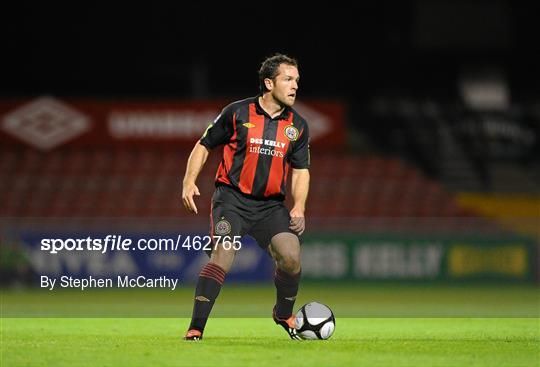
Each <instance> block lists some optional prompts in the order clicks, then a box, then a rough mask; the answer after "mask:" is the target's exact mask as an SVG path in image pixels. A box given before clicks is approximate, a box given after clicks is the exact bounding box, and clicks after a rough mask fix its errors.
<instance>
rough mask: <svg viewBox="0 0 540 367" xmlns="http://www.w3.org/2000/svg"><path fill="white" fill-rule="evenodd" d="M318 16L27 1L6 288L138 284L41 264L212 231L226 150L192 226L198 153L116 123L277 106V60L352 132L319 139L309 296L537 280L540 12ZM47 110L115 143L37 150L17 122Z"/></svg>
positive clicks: (91, 140)
mask: <svg viewBox="0 0 540 367" xmlns="http://www.w3.org/2000/svg"><path fill="white" fill-rule="evenodd" d="M313 8H314V9H309V11H310V12H311V13H308V9H306V5H302V6H300V5H289V4H286V3H283V2H282V3H280V2H276V3H267V4H263V5H262V6H260V7H259V6H255V5H240V4H233V3H231V4H228V5H226V6H225V5H214V4H211V3H207V2H204V3H202V4H187V5H186V4H183V3H180V2H176V3H154V2H152V3H150V2H147V3H142V4H134V3H130V4H128V5H119V4H116V5H112V4H107V5H97V4H92V5H89V3H85V4H78V3H77V4H71V5H65V4H62V5H61V6H60V5H53V4H25V3H21V4H11V5H10V7H9V9H7V11H6V13H4V20H3V21H2V25H1V26H0V27H1V32H0V34H1V36H0V37H1V38H2V46H1V47H2V61H1V64H2V67H1V68H0V80H1V82H0V118H1V119H2V121H1V123H2V124H3V125H2V132H1V135H0V154H1V160H0V161H1V166H0V178H1V180H0V182H1V183H0V185H1V187H2V189H1V192H0V202H2V203H3V204H2V205H1V207H0V214H1V216H2V218H0V219H1V221H2V231H3V234H2V237H1V240H2V251H3V259H4V260H5V261H3V262H2V266H3V269H2V281H3V286H6V287H12V286H16V285H21V284H23V285H26V286H30V287H31V288H32V287H36V288H37V285H38V283H37V277H38V276H39V275H40V274H44V273H47V274H60V273H66V274H74V275H92V274H94V275H95V274H97V273H92V270H91V269H95V267H92V266H97V267H98V268H99V262H100V261H106V262H105V263H106V265H107V266H108V269H109V271H110V273H107V274H109V275H111V274H114V272H115V271H117V272H119V273H122V271H123V270H120V268H118V269H115V267H114V266H115V265H114V264H116V263H114V261H112V260H111V259H110V258H107V259H106V260H103V259H101V260H100V259H99V258H98V259H97V260H96V259H93V260H92V261H94V262H95V261H97V263H98V265H96V263H92V264H90V263H85V264H86V266H83V267H82V268H79V269H76V270H73V268H69V267H67V265H66V264H67V262H68V261H67V260H65V259H64V260H62V258H59V257H51V255H48V254H46V253H43V252H40V251H39V250H38V249H37V248H38V243H39V239H40V238H43V237H44V236H49V237H50V236H57V237H66V236H70V235H73V233H75V234H77V235H79V236H82V237H86V236H87V235H94V236H98V235H100V234H105V233H127V235H132V236H137V235H140V236H143V235H144V236H152V235H161V236H166V235H177V234H182V235H184V236H186V235H190V234H191V235H193V234H204V233H205V231H206V230H207V226H208V223H207V218H208V217H207V215H208V209H209V208H208V206H209V205H208V204H209V200H210V195H211V192H212V178H213V175H214V173H215V169H216V164H217V162H218V161H219V155H220V153H219V152H215V153H214V154H213V158H212V159H211V160H210V162H209V163H208V164H207V166H206V167H205V170H204V172H203V173H202V175H201V177H200V179H199V182H198V183H199V185H200V187H201V189H202V191H203V196H202V197H200V198H198V200H197V204H198V205H199V207H200V208H201V212H202V213H201V214H200V215H199V216H198V217H192V216H188V215H187V214H186V213H185V211H184V209H183V208H182V206H181V201H180V198H181V180H182V177H183V174H184V169H185V163H186V159H187V155H188V154H189V150H190V149H191V147H192V146H193V144H194V143H195V141H196V139H194V138H190V139H182V138H178V139H177V140H175V139H176V138H175V137H170V138H168V137H163V136H161V138H162V139H163V141H160V140H159V139H156V138H155V136H154V137H152V136H149V138H148V139H147V140H145V139H144V137H143V138H141V137H139V138H136V139H135V138H134V139H131V140H129V139H127V140H121V139H120V140H118V141H117V140H115V137H114V136H112V137H111V136H105V133H104V131H106V128H105V125H106V123H107V121H106V119H105V117H104V116H106V113H107V111H110V110H114V109H117V110H120V111H139V110H141V111H142V110H145V109H149V110H151V111H153V112H156V113H158V114H159V113H161V112H164V113H166V112H167V111H169V112H170V111H184V112H186V111H187V112H189V111H199V110H204V109H205V108H210V107H211V109H214V110H216V112H217V111H218V110H219V107H222V106H224V105H226V104H227V103H229V102H232V101H234V100H237V99H240V98H245V97H248V96H252V95H254V94H256V93H257V86H258V79H257V70H258V67H259V65H260V63H261V61H262V60H263V59H264V57H266V56H269V55H271V54H272V53H274V52H282V53H286V54H288V55H290V56H293V57H296V58H297V59H298V60H299V63H300V72H301V83H300V92H299V99H298V101H299V102H302V103H304V102H305V103H306V104H307V106H308V107H309V108H311V109H312V110H313V109H314V110H315V111H318V112H319V113H322V114H323V115H324V114H327V115H328V116H330V117H329V119H330V120H331V121H333V122H332V123H336V125H331V127H332V129H333V130H332V131H330V132H327V133H328V134H330V135H331V138H324V137H323V138H321V139H320V140H318V141H317V140H315V141H313V143H312V161H313V169H312V189H311V194H310V198H309V204H308V211H307V216H308V230H307V233H306V241H305V242H306V243H305V245H304V246H305V251H304V255H305V259H304V277H305V279H306V281H310V280H311V281H315V282H318V281H320V282H323V281H324V282H326V281H343V282H345V281H346V282H348V284H353V285H354V284H364V283H369V282H372V281H375V282H379V281H383V282H384V281H391V282H397V283H398V284H401V283H408V282H424V281H425V282H450V283H453V282H457V283H459V284H463V283H465V284H469V282H478V281H483V282H491V283H492V284H493V282H501V281H504V282H507V283H509V284H530V283H537V282H538V243H539V237H538V228H539V225H538V224H539V215H540V210H539V206H540V202H539V187H540V186H539V184H540V183H539V181H540V159H539V153H540V152H539V146H540V145H539V141H538V140H539V138H540V99H539V98H540V88H539V81H540V59H539V58H540V56H539V55H540V54H539V53H538V41H537V36H538V32H537V19H536V18H537V14H538V7H537V6H536V7H535V6H531V5H526V4H525V3H524V2H511V1H503V0H496V1H427V0H417V1H401V2H389V1H368V2H362V3H360V4H342V5H338V4H335V5H334V6H332V7H327V6H321V7H320V8H319V7H317V6H314V7H313ZM35 101H42V102H43V101H45V102H43V103H45V104H47V103H49V104H50V103H51V101H54V103H60V104H62V105H65V106H68V107H69V108H73V109H74V110H75V111H78V112H79V113H83V114H86V115H87V116H88V115H91V116H92V118H91V120H92V128H93V129H96V130H95V131H86V132H82V133H80V134H79V135H76V136H74V137H73V138H70V139H67V140H66V141H65V142H62V143H60V144H58V145H54V146H52V147H50V146H47V147H44V146H43V145H42V146H41V147H40V146H39V144H38V145H36V144H32V143H29V142H28V138H27V139H26V140H25V139H21V138H20V136H18V137H17V136H16V135H14V133H13V131H11V132H10V130H9V128H8V127H7V126H8V125H9V123H8V122H7V121H8V118H7V117H6V116H8V117H9V116H12V115H11V114H13V113H15V112H16V111H19V110H18V109H19V108H22V107H24V106H27V105H29V104H31V103H33V102H35ZM318 109H319V110H318ZM187 112H186V113H187ZM328 116H327V117H328ZM43 118H45V119H49V120H48V121H45V123H46V124H47V123H50V124H53V125H54V124H55V123H58V121H55V120H54V118H51V117H50V116H44V117H43ZM68 120H69V118H68ZM21 121H22V122H21ZM210 121H211V117H209V120H208V122H210ZM336 121H337V122H336ZM25 123H26V122H25V120H24V119H22V120H20V119H19V120H18V124H19V125H17V126H18V128H21V129H24V124H25ZM61 123H69V121H68V122H66V121H62V122H61ZM175 123H180V124H181V123H182V122H178V121H176V122H175ZM49 127H50V126H49ZM99 129H101V130H99ZM201 132H202V130H201ZM195 135H196V134H195ZM30 139H31V138H30ZM59 218H60V219H59ZM248 245H250V244H249V240H248V243H247V245H246V246H248ZM251 245H253V244H252V243H251ZM246 253H248V254H250V256H251V257H250V256H244V257H243V258H242V261H240V265H238V271H237V272H236V273H231V274H230V278H231V281H233V282H234V280H239V281H243V282H245V281H250V280H251V281H261V282H266V283H267V284H270V282H269V280H270V275H271V270H272V269H271V264H270V263H269V262H268V259H266V258H263V257H261V256H262V255H261V254H262V253H253V252H246ZM150 255H152V256H155V253H154V254H147V253H143V254H137V255H134V262H135V263H136V268H137V269H138V271H139V272H140V273H141V274H147V275H149V276H150V275H152V276H153V275H158V274H169V275H171V274H172V275H174V274H176V275H178V276H179V277H181V278H182V279H183V280H186V281H190V280H193V279H194V277H195V276H196V274H197V271H198V270H197V269H198V264H199V263H198V262H200V261H203V260H201V259H204V257H202V258H201V257H200V256H199V255H201V254H200V252H196V251H195V252H194V251H190V252H188V253H185V254H180V255H178V256H179V257H177V258H176V259H177V260H178V259H179V260H178V261H179V262H178V263H175V262H174V256H173V255H174V254H171V256H173V260H172V262H171V261H167V260H166V259H157V260H155V261H154V262H153V263H152V264H153V265H151V266H150V265H148V262H147V261H146V259H147V256H150ZM73 256H75V255H73ZM201 256H203V255H201ZM239 256H240V255H239ZM59 259H60V260H59ZM63 261H66V262H65V263H64V262H63ZM53 263H54V264H56V265H57V266H58V267H54V266H52V265H51V264H53ZM171 264H172V265H171ZM56 265H55V266H56ZM91 265H92V266H91ZM166 266H168V267H166ZM59 269H60V270H59ZM100 269H101V268H100ZM121 269H125V268H121ZM55 271H56V273H54V272H55ZM101 274H102V273H101ZM182 316H186V315H182Z"/></svg>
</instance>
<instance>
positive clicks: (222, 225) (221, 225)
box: [214, 219, 231, 236]
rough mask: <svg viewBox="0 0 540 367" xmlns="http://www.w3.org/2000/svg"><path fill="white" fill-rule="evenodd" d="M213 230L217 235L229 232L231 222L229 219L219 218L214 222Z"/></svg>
mask: <svg viewBox="0 0 540 367" xmlns="http://www.w3.org/2000/svg"><path fill="white" fill-rule="evenodd" d="M214 232H215V234H217V235H218V236H223V235H226V234H229V233H231V223H229V221H227V220H226V219H222V220H220V221H219V222H217V223H216V225H215V227H214Z"/></svg>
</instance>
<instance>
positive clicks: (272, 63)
mask: <svg viewBox="0 0 540 367" xmlns="http://www.w3.org/2000/svg"><path fill="white" fill-rule="evenodd" d="M281 64H287V65H291V66H295V67H297V68H298V61H296V59H293V58H292V57H289V56H287V55H283V54H280V53H276V54H274V55H272V56H269V57H267V58H266V59H265V60H264V61H263V63H262V64H261V68H260V69H259V88H260V90H261V93H264V92H266V91H267V89H266V86H265V85H264V79H266V78H269V79H272V80H274V79H275V78H276V76H277V75H278V69H279V65H281Z"/></svg>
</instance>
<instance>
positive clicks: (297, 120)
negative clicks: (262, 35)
mask: <svg viewBox="0 0 540 367" xmlns="http://www.w3.org/2000/svg"><path fill="white" fill-rule="evenodd" d="M308 140H309V130H308V125H307V123H306V121H305V120H304V119H303V118H302V117H301V116H300V115H299V114H298V113H297V112H296V111H295V110H294V109H293V108H290V107H286V108H285V109H284V111H283V112H282V113H281V114H280V115H279V116H277V117H274V118H272V117H270V116H269V115H268V114H267V113H266V112H265V111H264V110H263V109H262V107H261V106H260V104H259V98H258V96H257V97H252V98H247V99H244V100H241V101H237V102H234V103H231V104H230V105H228V106H227V107H225V108H224V109H223V111H222V112H221V113H220V114H219V115H218V117H217V118H216V119H215V120H214V123H213V124H212V125H210V126H209V127H208V129H207V130H206V132H205V133H204V135H203V137H202V138H201V140H200V143H201V144H202V145H204V146H205V147H207V148H209V149H212V148H215V147H217V146H219V145H222V144H225V146H224V147H223V159H222V160H221V163H220V165H219V167H218V170H217V174H216V185H219V184H221V185H229V186H232V187H234V188H236V189H237V190H239V191H241V192H242V193H244V194H246V195H250V196H253V197H255V198H261V199H262V198H277V199H280V200H283V199H284V198H285V192H286V189H285V186H286V182H287V173H288V171H289V167H291V166H292V167H293V168H299V169H300V168H309V144H308Z"/></svg>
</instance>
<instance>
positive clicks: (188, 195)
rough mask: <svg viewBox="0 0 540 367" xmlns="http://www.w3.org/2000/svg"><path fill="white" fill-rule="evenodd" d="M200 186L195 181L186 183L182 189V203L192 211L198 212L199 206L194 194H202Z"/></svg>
mask: <svg viewBox="0 0 540 367" xmlns="http://www.w3.org/2000/svg"><path fill="white" fill-rule="evenodd" d="M200 195H201V193H200V192H199V188H198V187H197V185H195V184H194V183H188V184H184V187H183V189H182V203H183V204H184V208H186V210H187V211H188V212H190V213H195V214H198V210H197V206H196V205H195V200H194V199H193V196H200Z"/></svg>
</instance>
